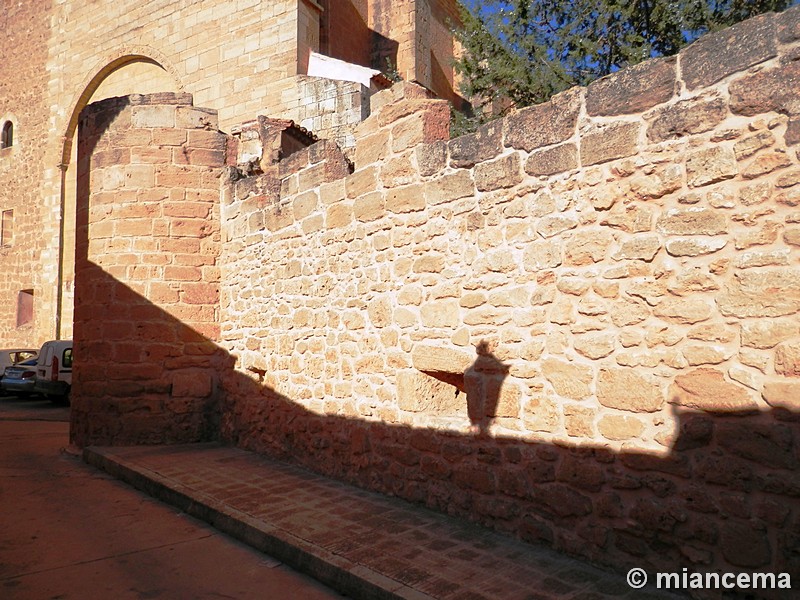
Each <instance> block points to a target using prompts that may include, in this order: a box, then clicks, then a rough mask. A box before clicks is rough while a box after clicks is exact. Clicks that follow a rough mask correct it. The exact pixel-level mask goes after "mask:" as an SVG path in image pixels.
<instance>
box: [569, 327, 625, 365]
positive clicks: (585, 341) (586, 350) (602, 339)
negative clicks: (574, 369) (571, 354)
mask: <svg viewBox="0 0 800 600" xmlns="http://www.w3.org/2000/svg"><path fill="white" fill-rule="evenodd" d="M574 347H575V351H576V352H577V353H578V354H582V355H583V356H585V357H586V358H591V359H592V360H598V359H600V358H605V357H606V356H608V355H609V354H611V353H612V352H614V349H615V347H616V340H615V337H614V335H613V334H610V333H587V334H583V335H576V336H575V341H574Z"/></svg>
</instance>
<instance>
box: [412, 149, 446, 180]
mask: <svg viewBox="0 0 800 600" xmlns="http://www.w3.org/2000/svg"><path fill="white" fill-rule="evenodd" d="M415 152H416V154H417V167H418V168H419V174H420V175H422V176H423V177H430V176H431V175H435V174H436V173H438V172H439V171H441V170H443V169H444V168H445V166H447V142H444V141H437V142H433V143H430V144H421V145H419V146H417V148H416V150H415Z"/></svg>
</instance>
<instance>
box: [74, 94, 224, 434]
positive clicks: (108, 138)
mask: <svg viewBox="0 0 800 600" xmlns="http://www.w3.org/2000/svg"><path fill="white" fill-rule="evenodd" d="M226 142H227V138H226V136H225V135H224V134H222V133H220V132H219V131H218V130H217V114H216V111H213V110H209V109H202V108H196V107H194V106H192V98H191V95H189V94H173V93H163V94H152V95H147V96H139V95H134V96H126V97H121V98H111V99H108V100H104V101H101V102H97V103H94V104H91V105H90V106H89V107H87V108H86V109H85V110H84V111H83V113H82V115H81V122H80V134H79V147H78V166H79V175H78V203H77V227H76V240H77V243H76V257H75V299H76V302H75V331H74V334H75V338H74V347H75V356H76V357H77V358H76V360H75V366H74V373H73V392H72V411H71V421H72V423H71V429H70V436H71V439H72V441H73V442H74V443H76V444H78V445H81V446H83V445H87V444H104V445H112V444H113V445H126V444H137V443H169V442H192V441H199V440H203V439H208V438H210V437H213V436H214V435H215V432H216V427H217V416H216V415H217V401H218V393H217V387H218V385H217V383H218V381H219V372H220V370H221V369H222V360H223V356H222V353H221V352H220V351H219V349H218V348H217V346H216V345H215V344H214V343H213V342H214V340H217V339H218V337H219V325H218V311H219V266H218V264H217V259H218V256H219V174H220V171H221V169H222V167H223V165H224V164H225V155H226Z"/></svg>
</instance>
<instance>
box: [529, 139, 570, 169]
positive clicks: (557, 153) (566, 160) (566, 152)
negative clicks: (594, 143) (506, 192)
mask: <svg viewBox="0 0 800 600" xmlns="http://www.w3.org/2000/svg"><path fill="white" fill-rule="evenodd" d="M577 168H578V148H577V147H576V146H575V144H562V145H560V146H556V147H555V148H548V149H547V150H539V151H538V152H533V153H531V155H530V156H529V157H528V160H526V161H525V172H526V173H527V174H528V175H534V176H537V175H555V174H557V173H563V172H565V171H571V170H572V169H577Z"/></svg>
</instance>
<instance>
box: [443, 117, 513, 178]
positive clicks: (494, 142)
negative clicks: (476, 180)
mask: <svg viewBox="0 0 800 600" xmlns="http://www.w3.org/2000/svg"><path fill="white" fill-rule="evenodd" d="M447 148H448V150H449V151H450V164H451V165H452V166H453V167H456V168H470V167H472V166H474V165H476V164H478V163H480V162H483V161H486V160H490V159H492V158H494V157H495V156H497V155H498V154H500V152H501V151H502V148H503V123H502V121H493V122H491V123H487V124H486V125H483V126H482V127H481V128H480V129H478V131H476V132H475V133H470V134H468V135H462V136H461V137H458V138H456V139H454V140H450V142H449V143H448V145H447Z"/></svg>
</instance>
